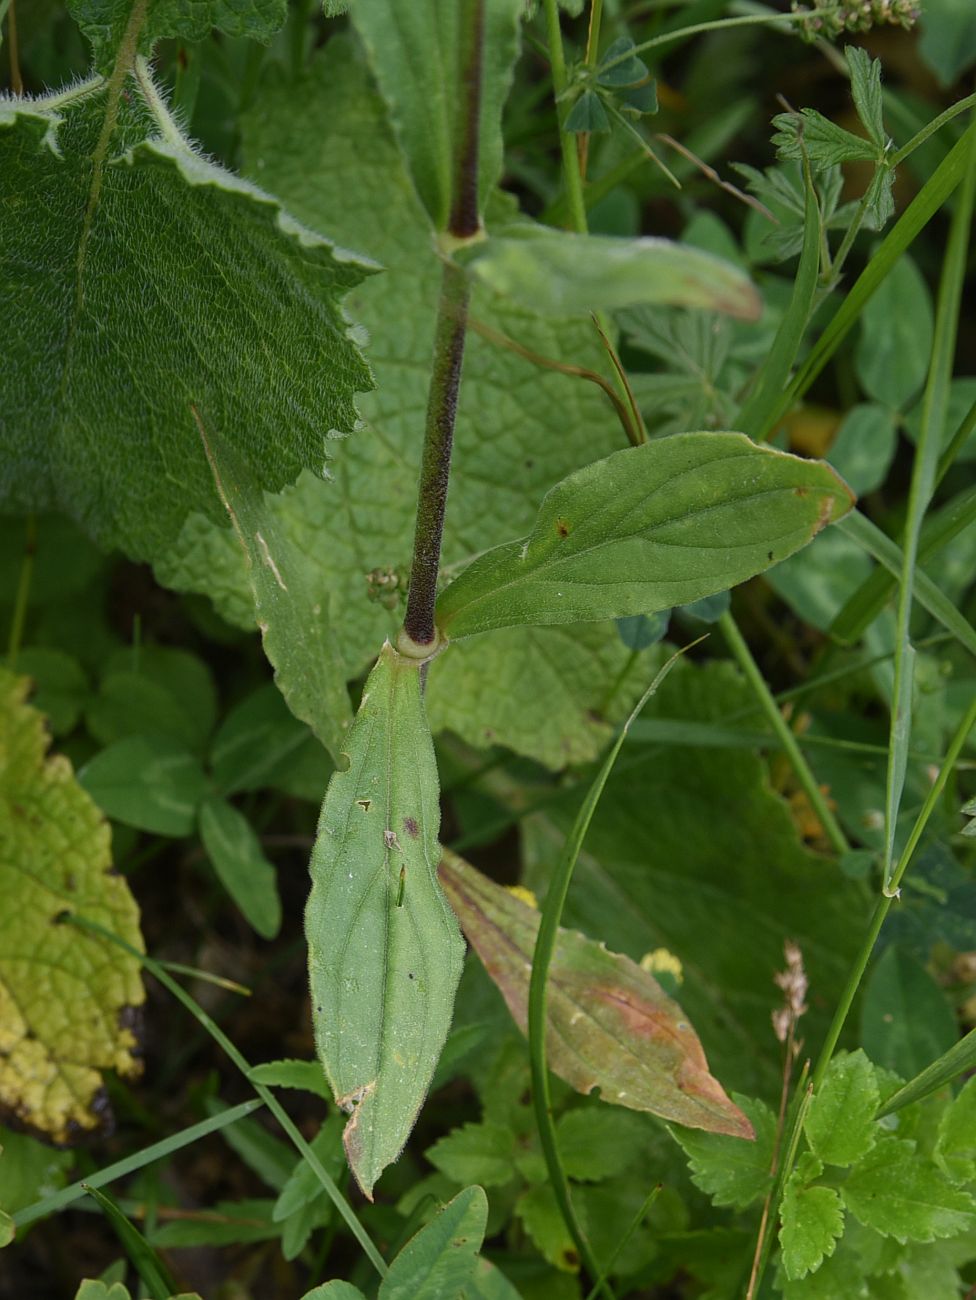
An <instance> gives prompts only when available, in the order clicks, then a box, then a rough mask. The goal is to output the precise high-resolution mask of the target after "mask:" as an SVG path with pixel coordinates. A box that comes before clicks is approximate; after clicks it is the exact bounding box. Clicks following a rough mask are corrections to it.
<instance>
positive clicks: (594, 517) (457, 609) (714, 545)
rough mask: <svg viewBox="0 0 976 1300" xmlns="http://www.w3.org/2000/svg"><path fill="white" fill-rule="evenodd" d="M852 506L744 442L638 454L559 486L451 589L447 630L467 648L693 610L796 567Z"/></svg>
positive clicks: (692, 441)
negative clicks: (543, 631) (552, 628)
mask: <svg viewBox="0 0 976 1300" xmlns="http://www.w3.org/2000/svg"><path fill="white" fill-rule="evenodd" d="M851 505H852V498H851V494H850V492H849V490H848V489H847V487H846V485H845V484H844V482H843V481H842V480H841V479H840V478H838V476H837V475H836V473H835V472H834V471H833V470H832V469H831V468H830V466H829V465H826V464H824V463H823V462H822V461H807V460H800V459H799V458H798V457H795V456H789V455H787V454H785V453H784V452H780V451H776V450H774V449H773V448H770V447H760V446H757V445H756V444H755V443H752V442H750V441H749V439H748V438H746V437H745V436H744V435H742V434H739V433H686V434H676V435H675V436H674V437H670V438H662V439H660V440H657V441H654V442H650V443H646V444H644V445H643V446H641V447H630V448H627V449H626V450H624V451H618V452H615V453H614V454H613V455H611V456H608V457H606V459H605V460H600V461H596V462H594V463H593V464H591V465H587V466H586V467H585V468H584V469H581V470H578V471H577V472H576V473H574V474H571V475H570V476H569V477H568V478H565V479H563V481H562V482H561V483H558V484H557V485H556V486H555V487H554V488H553V489H552V490H551V491H550V492H549V493H548V494H547V495H546V497H545V500H544V501H543V502H542V505H541V507H540V510H539V514H538V516H537V518H536V523H535V527H534V528H533V530H532V532H531V533H530V534H529V536H528V537H527V538H524V539H522V540H519V541H514V542H507V543H505V544H503V545H502V546H497V547H495V548H494V549H493V550H490V551H487V552H486V553H485V554H484V555H482V556H480V557H479V558H478V559H477V560H475V561H474V563H473V564H471V565H470V566H469V567H468V568H467V569H465V570H464V571H463V573H461V574H460V575H459V577H457V578H456V579H455V580H454V582H452V583H451V584H450V585H449V586H448V587H447V588H445V590H444V592H443V593H442V594H441V597H440V599H439V600H438V603H437V607H438V623H439V625H440V626H441V628H442V629H443V630H444V631H445V632H446V633H447V634H448V636H450V637H455V638H458V637H464V636H471V635H473V634H474V633H477V632H487V631H490V630H492V629H493V628H498V627H510V626H513V625H517V624H525V623H528V624H536V625H539V624H546V623H577V622H578V623H587V622H592V621H594V620H596V619H603V618H624V617H627V616H628V615H633V614H649V613H653V612H655V611H656V610H660V609H669V608H671V607H672V606H674V605H687V604H689V603H690V602H691V601H694V600H700V599H701V598H702V597H703V596H710V595H713V594H714V593H715V592H717V591H723V590H725V589H726V588H727V587H732V586H734V585H735V584H736V583H739V582H744V581H745V579H746V578H750V577H753V576H754V575H755V574H757V573H760V572H762V571H763V570H764V569H766V568H768V567H769V566H770V565H771V564H773V563H775V562H776V561H778V560H782V559H785V558H786V556H787V555H792V554H793V552H794V551H797V550H799V549H800V547H801V546H804V545H805V544H806V543H807V542H809V541H810V540H811V538H813V537H814V536H815V535H816V534H817V533H818V532H819V531H820V529H821V528H823V527H824V525H825V524H828V523H832V522H833V521H834V520H835V519H838V518H840V516H842V515H844V514H846V512H847V511H848V510H849V509H850V507H851Z"/></svg>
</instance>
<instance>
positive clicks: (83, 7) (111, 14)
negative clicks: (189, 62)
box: [68, 0, 287, 72]
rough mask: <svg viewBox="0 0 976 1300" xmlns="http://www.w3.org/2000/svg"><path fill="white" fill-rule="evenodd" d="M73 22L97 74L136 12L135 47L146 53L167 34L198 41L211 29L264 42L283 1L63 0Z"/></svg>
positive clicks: (279, 21) (281, 19)
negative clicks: (84, 38) (136, 1)
mask: <svg viewBox="0 0 976 1300" xmlns="http://www.w3.org/2000/svg"><path fill="white" fill-rule="evenodd" d="M68 9H69V11H70V13H71V16H72V18H74V20H75V22H76V23H77V24H78V26H79V27H80V28H81V30H82V31H83V32H84V33H85V35H86V36H87V37H88V39H89V41H91V44H92V47H93V50H94V54H95V63H96V66H97V67H98V68H99V70H100V71H103V72H104V71H107V70H108V69H109V68H111V66H112V63H113V61H114V59H115V55H116V51H117V50H118V48H119V46H120V44H121V43H122V39H123V36H124V35H125V32H126V27H127V26H128V24H129V23H130V21H131V16H132V14H133V11H134V10H137V9H141V18H140V17H139V16H138V15H137V21H138V22H139V36H138V48H139V49H140V50H141V52H142V53H144V54H148V53H149V52H150V51H151V50H152V47H153V45H154V44H155V42H156V41H157V40H161V39H162V38H164V37H167V36H176V37H180V38H182V39H183V40H187V41H201V40H203V38H204V37H205V36H208V35H209V34H210V31H211V29H212V28H214V27H216V28H218V29H219V30H220V31H222V32H223V33H224V34H225V35H226V36H249V37H251V38H252V39H253V40H259V41H269V40H270V39H271V37H272V36H273V35H274V34H275V32H276V31H277V30H278V28H279V27H280V26H281V25H282V24H283V23H284V21H285V14H286V12H287V0H143V3H142V4H141V5H139V6H137V5H136V4H134V3H133V0H68Z"/></svg>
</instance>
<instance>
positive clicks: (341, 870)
mask: <svg viewBox="0 0 976 1300" xmlns="http://www.w3.org/2000/svg"><path fill="white" fill-rule="evenodd" d="M346 753H347V756H348V759H349V766H348V768H347V769H346V770H345V771H340V772H336V773H335V775H334V776H333V777H332V780H331V781H330V782H329V788H328V790H327V791H326V795H325V802H324V803H323V805H322V815H321V818H320V819H319V828H318V838H317V839H316V842H315V848H314V850H313V853H312V863H311V872H312V892H311V895H310V896H309V900H308V907H307V910H306V913H305V931H306V935H307V937H308V966H309V975H310V979H311V986H312V1013H313V1019H314V1023H315V1041H316V1046H317V1048H318V1054H319V1059H320V1060H321V1061H322V1064H323V1066H324V1068H325V1073H326V1076H327V1077H328V1080H329V1084H330V1086H331V1087H332V1090H333V1092H334V1093H335V1097H336V1101H337V1103H338V1104H339V1106H341V1107H342V1109H343V1110H346V1111H348V1112H350V1114H351V1116H352V1118H351V1119H350V1120H349V1123H348V1124H347V1125H346V1131H345V1133H344V1135H343V1141H344V1143H345V1148H346V1155H347V1157H348V1159H349V1164H350V1167H351V1168H352V1171H353V1173H354V1174H355V1175H356V1179H357V1180H358V1182H359V1185H360V1187H362V1189H363V1191H364V1192H365V1193H366V1195H367V1196H370V1195H371V1192H372V1188H373V1184H374V1183H375V1182H376V1179H377V1178H378V1177H379V1176H380V1174H381V1173H382V1171H383V1169H385V1167H386V1166H387V1165H388V1164H390V1163H391V1162H392V1161H393V1160H395V1159H396V1158H397V1156H398V1155H399V1154H400V1151H401V1149H402V1148H403V1144H404V1142H405V1141H406V1140H407V1137H408V1135H409V1133H410V1130H411V1129H412V1128H413V1123H414V1120H415V1119H416V1116H417V1112H418V1110H419V1109H420V1106H421V1104H422V1102H423V1100H424V1096H425V1095H426V1092H427V1089H428V1088H429V1086H430V1081H431V1078H432V1076H433V1073H434V1067H435V1066H436V1064H437V1058H438V1057H439V1056H440V1052H441V1048H442V1047H443V1045H444V1039H445V1038H446V1037H447V1031H448V1028H449V1027H450V1023H451V1010H452V1008H453V1005H454V990H455V988H456V987H457V982H458V979H459V978H460V975H461V959H462V956H463V944H462V942H461V936H460V934H459V933H458V928H457V921H456V920H455V919H454V915H453V914H452V912H451V909H450V907H448V904H447V900H446V899H445V897H444V895H443V893H442V892H441V888H440V886H439V885H438V883H437V876H436V866H437V857H438V848H437V831H438V825H439V820H440V812H439V808H438V782H437V765H436V762H435V759H434V746H433V743H432V742H431V738H430V731H429V730H428V727H427V720H426V718H425V716H424V706H423V700H422V698H421V694H420V666H419V664H417V663H416V662H413V661H410V660H407V659H404V658H402V657H401V656H400V655H398V654H397V653H396V651H395V650H394V649H393V648H392V647H391V646H390V645H389V644H387V645H385V646H384V647H383V651H382V653H381V655H380V657H379V660H378V661H377V664H376V667H375V668H374V669H373V671H372V673H370V676H369V679H368V681H367V682H366V689H365V690H364V692H363V698H362V702H361V704H360V706H359V712H358V713H357V715H356V719H355V721H354V722H353V725H352V727H351V728H350V731H349V735H348V743H347V745H346Z"/></svg>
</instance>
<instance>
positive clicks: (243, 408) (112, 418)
mask: <svg viewBox="0 0 976 1300" xmlns="http://www.w3.org/2000/svg"><path fill="white" fill-rule="evenodd" d="M124 90H125V93H124V94H123V95H122V96H121V97H120V98H119V97H117V96H116V97H115V98H114V99H113V98H112V97H111V95H110V91H109V89H108V86H107V84H106V83H105V82H103V81H101V80H100V79H99V78H97V77H95V78H92V79H91V80H89V81H88V82H85V83H83V84H82V85H81V86H78V87H76V88H75V89H73V90H72V91H68V92H65V94H63V95H61V96H57V95H55V96H49V97H48V98H46V99H40V100H35V101H31V102H29V103H19V102H18V101H16V100H12V101H9V100H8V101H7V102H6V103H5V104H3V105H2V106H0V175H2V176H3V180H4V189H3V197H2V202H3V220H2V223H0V231H2V236H0V241H2V250H0V251H2V262H3V265H4V268H5V272H4V280H3V298H4V301H5V303H6V304H7V310H5V311H4V312H3V314H2V317H0V351H2V353H3V356H4V366H3V370H2V374H0V405H2V407H3V409H4V411H5V414H6V424H5V429H6V432H5V434H4V435H3V437H2V440H0V455H2V459H3V463H4V466H5V473H4V477H3V481H2V485H0V490H2V499H3V504H4V506H5V507H6V508H8V509H11V510H22V511H27V510H43V509H61V510H65V511H66V512H68V513H69V514H71V515H73V516H74V518H76V519H77V520H79V521H80V522H82V523H83V524H84V526H85V527H86V528H87V529H88V530H89V532H91V534H92V535H93V536H94V537H95V538H96V540H97V541H99V542H100V543H101V544H102V545H103V546H105V547H113V546H117V547H120V548H122V549H123V550H125V551H126V552H127V553H128V554H129V555H131V556H132V557H133V558H136V559H147V558H152V557H154V556H155V555H157V554H159V553H160V552H161V551H162V550H163V549H164V548H165V547H166V546H167V545H169V544H171V543H172V542H173V541H174V540H175V538H176V536H177V534H178V533H179V530H180V527H181V525H182V523H183V521H184V519H185V518H186V517H187V515H188V514H190V513H191V512H192V511H194V510H196V511H202V512H204V513H209V515H210V517H211V518H213V519H216V520H220V516H221V508H220V503H219V501H218V499H217V495H216V493H215V491H214V487H213V480H212V476H211V473H210V469H209V467H208V465H207V460H206V456H205V454H204V448H203V444H202V443H201V440H200V435H199V432H198V430H197V426H196V421H195V418H194V412H196V413H197V414H198V416H199V418H200V419H201V420H202V421H203V423H204V424H205V426H206V427H207V428H208V429H212V430H213V431H214V432H215V433H216V434H218V435H219V436H222V437H224V438H226V439H227V440H228V441H231V440H232V441H233V443H234V445H235V447H236V450H237V451H238V453H239V454H240V455H241V456H242V458H243V459H244V460H245V461H246V462H247V464H248V465H249V467H250V469H251V470H252V472H253V473H254V475H255V477H256V478H257V480H258V481H259V482H260V484H261V485H262V486H263V487H265V488H269V489H279V488H281V487H282V486H283V485H284V484H286V483H290V482H292V481H293V480H294V479H295V477H296V476H297V475H298V473H299V471H300V470H301V469H302V467H303V466H305V467H309V468H312V469H314V471H315V472H316V473H321V471H322V467H323V464H324V461H325V459H326V455H327V446H328V444H329V440H330V438H332V437H335V436H336V434H337V433H344V432H348V431H349V430H350V429H351V428H352V427H353V426H354V424H355V421H356V418H357V417H356V411H355V407H354V405H353V396H354V393H355V392H357V391H362V390H363V389H366V388H368V387H369V384H370V379H369V374H368V371H367V369H366V366H365V364H364V362H363V360H362V358H361V356H360V354H359V352H358V350H357V348H356V345H355V344H354V343H353V342H352V341H351V339H350V337H349V330H350V327H349V324H348V322H347V320H346V318H345V316H344V315H343V312H342V309H341V307H340V305H339V300H340V298H341V296H342V295H343V294H344V293H345V292H346V290H348V289H349V288H350V287H351V286H352V285H354V284H357V283H358V282H359V281H360V280H361V279H362V278H363V276H364V275H365V274H366V273H367V272H368V271H369V270H371V269H372V266H371V264H370V265H367V264H366V263H365V262H364V261H362V260H361V259H358V258H356V257H355V256H353V255H352V254H349V253H346V252H344V251H343V250H341V249H337V248H336V247H335V246H334V245H333V244H332V243H331V242H330V241H329V240H327V239H325V238H324V237H322V236H320V235H313V234H312V233H311V232H310V231H307V230H305V229H304V228H302V227H301V226H299V225H298V224H297V223H296V222H294V221H292V220H291V219H290V218H289V217H287V216H286V215H285V214H284V213H283V212H282V210H281V208H280V207H279V205H278V203H277V201H276V200H273V199H271V198H269V197H268V196H267V195H265V194H263V193H261V191H260V190H258V189H257V188H256V187H254V186H252V185H249V184H246V183H245V182H243V181H241V180H239V179H237V178H236V177H235V176H233V175H231V174H230V173H229V172H226V171H224V170H223V169H222V168H220V167H218V166H216V165H214V164H212V163H210V162H207V161H206V160H205V159H204V158H203V157H202V156H200V155H199V154H197V153H195V152H194V151H193V150H192V149H191V148H190V147H189V145H188V144H187V143H186V142H185V141H184V140H183V138H182V137H181V136H180V134H179V132H178V130H177V129H176V127H175V126H174V125H173V123H172V122H171V121H170V119H169V118H168V116H167V114H166V109H165V107H164V106H163V104H162V101H161V99H160V97H159V92H158V91H157V90H156V88H155V86H153V84H152V82H151V80H150V79H149V73H148V71H147V70H146V68H145V66H144V65H141V64H140V65H138V66H137V69H136V72H135V74H134V75H133V76H132V77H131V78H129V79H128V80H127V82H126V84H125V87H124ZM113 115H114V116H113ZM106 124H108V125H106ZM109 128H111V129H109ZM221 522H222V521H221Z"/></svg>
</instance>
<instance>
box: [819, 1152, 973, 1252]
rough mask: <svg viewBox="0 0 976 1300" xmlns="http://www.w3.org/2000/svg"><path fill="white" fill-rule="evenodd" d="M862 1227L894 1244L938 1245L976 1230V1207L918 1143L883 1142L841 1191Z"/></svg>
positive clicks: (857, 1167) (970, 1197) (863, 1162)
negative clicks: (924, 1154)
mask: <svg viewBox="0 0 976 1300" xmlns="http://www.w3.org/2000/svg"><path fill="white" fill-rule="evenodd" d="M841 1196H842V1197H843V1199H844V1204H845V1205H846V1206H847V1208H848V1209H849V1210H850V1211H851V1213H852V1214H853V1215H854V1216H855V1217H856V1218H858V1219H859V1220H860V1221H861V1223H863V1224H864V1225H865V1227H868V1228H874V1230H875V1231H876V1232H880V1233H881V1234H882V1235H883V1236H885V1237H894V1238H895V1240H896V1241H901V1242H905V1241H935V1240H936V1239H937V1238H939V1237H954V1236H957V1235H958V1234H959V1233H962V1232H966V1231H967V1230H968V1229H969V1228H971V1227H972V1226H973V1216H974V1214H976V1202H974V1201H973V1198H972V1196H970V1195H969V1194H968V1193H966V1192H962V1191H959V1190H957V1189H956V1188H954V1187H953V1186H952V1184H951V1183H949V1182H948V1181H947V1179H946V1178H945V1177H944V1176H943V1175H942V1174H941V1173H940V1172H939V1170H938V1169H937V1168H936V1167H935V1165H933V1164H931V1163H930V1162H929V1161H927V1160H925V1159H924V1158H923V1157H921V1156H920V1155H919V1154H918V1153H917V1152H916V1150H915V1143H914V1142H909V1141H904V1140H902V1139H900V1138H895V1137H884V1138H881V1139H880V1140H879V1141H878V1142H877V1143H876V1144H875V1146H874V1149H873V1150H872V1151H870V1152H869V1153H868V1155H867V1156H866V1157H865V1159H864V1160H863V1161H861V1163H860V1164H859V1165H857V1166H856V1167H855V1168H854V1169H853V1170H852V1171H851V1173H850V1174H849V1175H848V1177H847V1179H846V1181H845V1182H844V1184H843V1186H842V1187H841Z"/></svg>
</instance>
